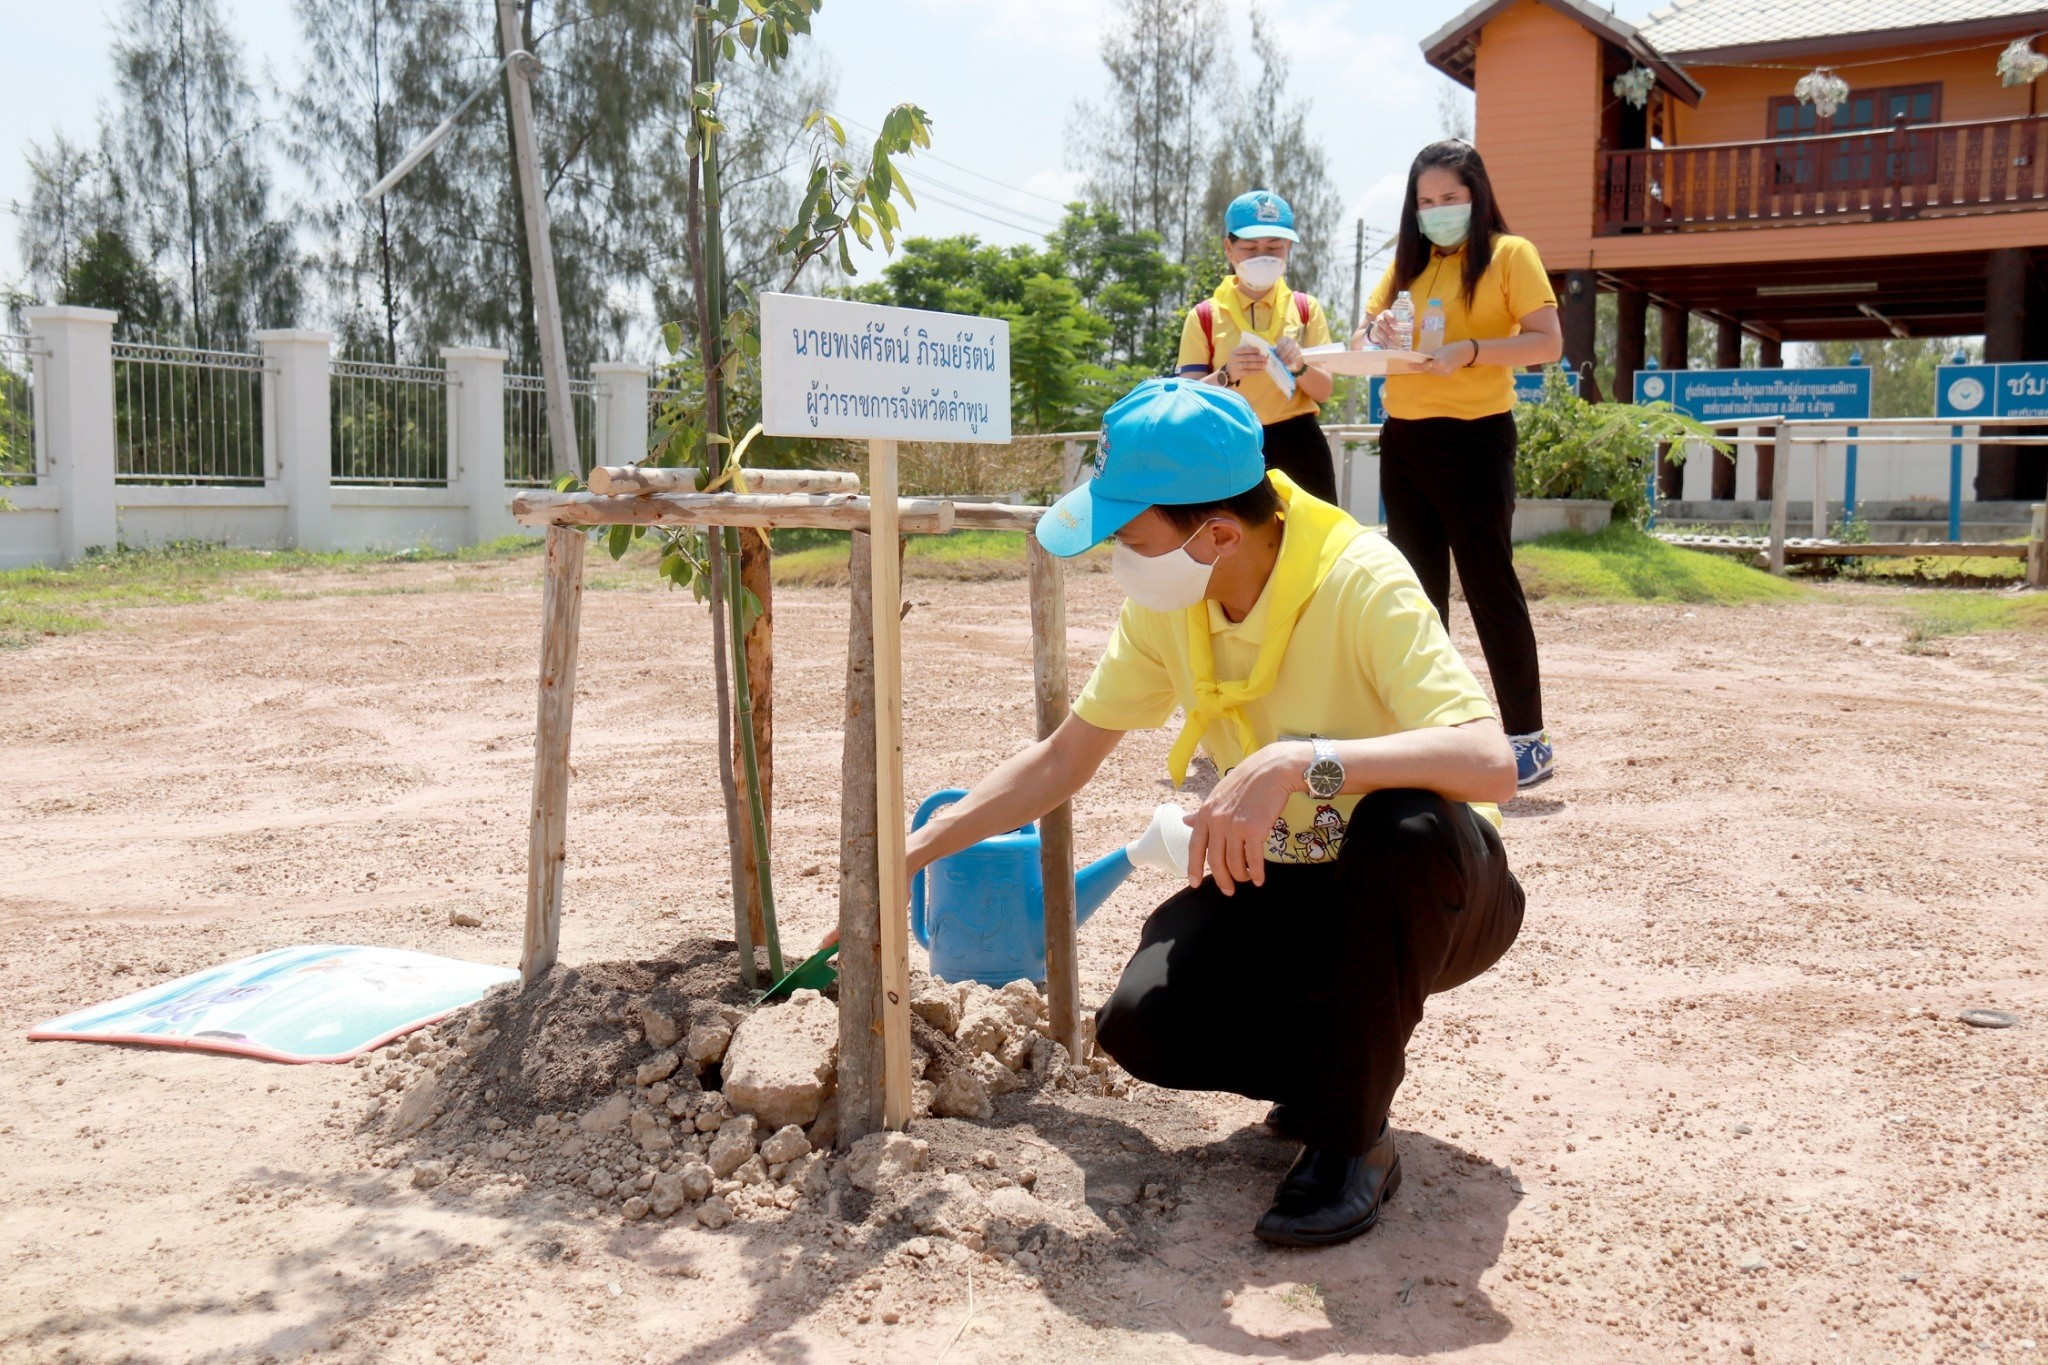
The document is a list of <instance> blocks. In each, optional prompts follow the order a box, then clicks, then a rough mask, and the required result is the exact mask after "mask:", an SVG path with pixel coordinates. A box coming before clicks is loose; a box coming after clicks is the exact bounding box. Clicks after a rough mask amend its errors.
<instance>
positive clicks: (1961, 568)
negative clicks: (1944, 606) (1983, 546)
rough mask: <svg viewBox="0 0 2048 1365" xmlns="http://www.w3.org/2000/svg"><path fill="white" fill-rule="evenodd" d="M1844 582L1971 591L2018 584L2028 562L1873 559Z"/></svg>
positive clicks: (1921, 557)
mask: <svg viewBox="0 0 2048 1365" xmlns="http://www.w3.org/2000/svg"><path fill="white" fill-rule="evenodd" d="M1842 576H1843V577H1844V578H1854V579H1859V580H1861V581H1863V582H1866V583H1936V584H1943V585H1946V586H1949V587H1958V588H1963V587H1973V586H1983V585H1986V584H1989V585H1991V586H1994V587H1996V586H2002V585H2004V584H2007V583H2017V582H2019V581H2020V580H2021V579H2023V578H2025V577H2026V576H2027V561H2026V560H2024V559H2007V558H2005V557H2003V556H1984V555H1963V556H1953V555H1919V556H1916V557H1914V558H1911V559H1906V558H1897V559H1894V558H1891V557H1889V556H1879V555H1872V556H1871V557H1870V558H1868V559H1859V560H1856V561H1855V563H1854V566H1853V567H1845V568H1844V569H1843V571H1842Z"/></svg>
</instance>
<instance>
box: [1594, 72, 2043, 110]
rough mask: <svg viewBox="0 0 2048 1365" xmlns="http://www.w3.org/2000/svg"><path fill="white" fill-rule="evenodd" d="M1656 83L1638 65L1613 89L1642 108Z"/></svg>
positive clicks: (1619, 78) (1651, 74) (1616, 80)
mask: <svg viewBox="0 0 2048 1365" xmlns="http://www.w3.org/2000/svg"><path fill="white" fill-rule="evenodd" d="M2008 83H2009V82H2008ZM1656 84H1657V73H1656V72H1654V71H1652V70H1650V68H1649V67H1647V66H1638V67H1632V68H1630V69H1629V70H1627V71H1624V72H1622V73H1621V74H1620V75H1619V76H1616V77H1615V78H1614V86H1613V89H1614V93H1615V94H1616V95H1618V96H1620V97H1621V98H1622V99H1625V100H1627V101H1628V102H1629V103H1630V104H1632V105H1634V106H1635V107H1636V108H1638V109H1640V108H1642V107H1643V106H1644V105H1646V104H1648V103H1649V102H1650V90H1651V88H1652V87H1654V86H1655V85H1656Z"/></svg>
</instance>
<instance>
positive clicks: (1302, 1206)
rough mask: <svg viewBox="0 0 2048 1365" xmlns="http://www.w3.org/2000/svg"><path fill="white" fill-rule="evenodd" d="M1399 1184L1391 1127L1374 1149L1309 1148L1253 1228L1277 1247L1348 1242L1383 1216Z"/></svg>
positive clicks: (1397, 1156)
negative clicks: (1352, 1153) (1382, 1210)
mask: <svg viewBox="0 0 2048 1365" xmlns="http://www.w3.org/2000/svg"><path fill="white" fill-rule="evenodd" d="M1400 1188H1401V1154H1400V1153H1399V1152H1397V1151H1395V1150H1394V1133H1393V1129H1392V1128H1391V1127H1384V1126H1383V1127H1382V1128H1381V1129H1380V1135H1379V1138H1378V1139H1377V1140H1376V1141H1375V1142H1374V1143H1373V1145H1372V1147H1371V1149H1370V1150H1368V1151H1366V1152H1363V1153H1361V1154H1359V1155H1357V1156H1347V1155H1345V1154H1343V1153H1339V1152H1332V1151H1330V1150H1328V1149H1327V1148H1320V1147H1304V1148H1302V1149H1301V1155H1300V1156H1298V1157H1296V1158H1295V1159H1294V1165H1293V1167H1292V1168H1290V1169H1289V1170H1288V1172H1287V1178H1286V1179H1284V1180H1282V1181H1281V1182H1280V1189H1279V1191H1278V1192H1277V1193H1276V1194H1275V1195H1274V1197H1273V1207H1272V1208H1270V1209H1267V1210H1266V1212H1265V1214H1264V1215H1263V1216H1261V1217H1260V1219H1259V1223H1258V1226H1257V1227H1255V1228H1253V1229H1252V1232H1253V1235H1255V1236H1256V1237H1258V1238H1259V1240H1260V1241H1264V1242H1272V1243H1274V1244H1275V1245H1278V1246H1290V1247H1322V1246H1334V1245H1336V1244H1337V1243H1338V1242H1348V1241H1350V1240H1351V1239H1352V1238H1353V1237H1356V1236H1358V1235H1359V1234H1360V1233H1362V1232H1366V1231H1369V1230H1370V1229H1371V1227H1372V1225H1373V1224H1374V1223H1377V1222H1378V1221H1379V1220H1380V1208H1381V1207H1382V1206H1383V1205H1384V1204H1385V1203H1386V1202H1387V1200H1389V1199H1391V1198H1393V1196H1394V1191H1396V1190H1398V1189H1400Z"/></svg>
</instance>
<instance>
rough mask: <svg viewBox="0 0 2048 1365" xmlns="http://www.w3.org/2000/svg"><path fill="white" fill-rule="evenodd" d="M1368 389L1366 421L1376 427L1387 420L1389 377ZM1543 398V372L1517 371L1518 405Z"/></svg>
mask: <svg viewBox="0 0 2048 1365" xmlns="http://www.w3.org/2000/svg"><path fill="white" fill-rule="evenodd" d="M1368 387H1369V389H1370V393H1369V396H1368V398H1367V401H1366V418H1365V420H1366V421H1368V422H1370V423H1371V424H1372V425H1374V426H1379V425H1380V424H1381V423H1383V422H1385V421H1386V420H1387V404H1386V391H1387V377H1386V376H1385V375H1383V374H1376V375H1374V376H1373V377H1372V382H1371V384H1370V385H1369V386H1368ZM1542 396H1543V373H1542V371H1540V370H1539V371H1537V372H1536V373H1535V374H1530V373H1529V372H1528V371H1526V370H1516V371H1515V401H1516V402H1517V403H1533V402H1535V401H1536V400H1537V399H1539V398H1541V397H1542Z"/></svg>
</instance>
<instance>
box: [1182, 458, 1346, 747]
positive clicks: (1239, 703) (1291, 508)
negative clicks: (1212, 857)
mask: <svg viewBox="0 0 2048 1365" xmlns="http://www.w3.org/2000/svg"><path fill="white" fill-rule="evenodd" d="M1266 477H1267V478H1268V479H1269V480H1271V481H1272V484H1273V489H1274V491H1275V492H1277V493H1278V494H1279V495H1280V501H1281V503H1282V504H1284V505H1285V507H1286V509H1287V510H1286V512H1285V513H1284V515H1285V517H1286V522H1287V524H1286V531H1285V534H1284V535H1283V536H1282V537H1281V540H1280V557H1279V558H1278V559H1277V560H1275V561H1274V564H1273V576H1272V577H1271V578H1270V579H1268V580H1267V582H1266V594H1267V603H1266V638H1265V640H1264V641H1263V642H1262V643H1261V644H1260V645H1259V657H1258V659H1257V660H1256V661H1255V662H1254V663H1253V665H1252V672H1251V676H1250V677H1248V678H1246V679H1245V680H1244V681H1243V682H1222V683H1220V682H1217V681H1216V655H1215V652H1214V651H1213V650H1212V649H1211V647H1210V642H1209V603H1208V600H1207V599H1206V598H1205V599H1203V600H1202V601H1200V602H1197V603H1195V605H1193V606H1192V607H1189V608H1188V609H1187V613H1186V618H1187V632H1188V663H1189V666H1190V668H1191V670H1192V672H1193V674H1194V685H1195V699H1194V704H1193V705H1192V706H1190V707H1189V708H1188V720H1187V724H1186V725H1184V726H1182V727H1181V732H1180V738H1178V739H1176V740H1175V741H1174V742H1173V752H1172V753H1171V754H1169V755H1168V756H1167V759H1166V768H1167V771H1168V772H1170V773H1172V774H1173V785H1174V786H1176V787H1178V786H1180V785H1181V783H1183V782H1185V781H1186V780H1187V775H1188V760H1189V759H1191V758H1193V757H1194V755H1195V746H1196V745H1197V744H1199V743H1200V742H1201V739H1202V735H1203V734H1204V732H1206V731H1207V730H1208V728H1209V727H1210V726H1211V725H1212V724H1214V723H1215V722H1217V721H1223V722H1225V723H1227V724H1229V725H1231V726H1233V727H1234V728H1235V730H1236V732H1237V738H1238V743H1239V745H1240V747H1242V748H1243V750H1244V751H1245V752H1246V753H1247V754H1249V753H1250V752H1251V751H1252V750H1254V749H1256V748H1258V747H1259V745H1258V738H1257V736H1256V735H1254V734H1253V733H1252V726H1251V722H1250V721H1249V720H1247V719H1246V718H1245V714H1244V711H1243V709H1242V708H1243V706H1244V704H1245V703H1246V702H1250V701H1257V700H1258V699H1259V698H1260V697H1263V696H1265V695H1266V694H1267V693H1268V692H1271V691H1272V690H1273V686H1274V684H1275V683H1277V682H1279V680H1280V660H1281V659H1282V658H1283V657H1285V656H1286V654H1287V642H1288V640H1289V639H1290V638H1292V637H1293V635H1294V623H1295V622H1296V621H1297V620H1299V619H1300V617H1301V611H1302V608H1303V607H1306V606H1307V605H1308V600H1309V598H1311V597H1313V596H1315V592H1316V589H1317V588H1320V587H1321V586H1322V585H1323V580H1324V579H1325V578H1328V577H1329V576H1330V570H1331V568H1332V567H1333V566H1335V564H1336V563H1337V557H1338V556H1339V555H1341V554H1342V553H1343V552H1344V547H1345V546H1347V545H1349V544H1350V543H1351V542H1352V541H1353V540H1355V539H1357V538H1358V537H1359V536H1361V535H1363V534H1364V533H1365V528H1364V527H1362V526H1360V525H1359V524H1358V523H1357V522H1355V521H1353V520H1352V519H1351V518H1350V516H1349V515H1347V514H1346V513H1345V511H1344V510H1343V509H1342V508H1340V507H1332V506H1331V505H1330V504H1329V503H1327V502H1323V501H1322V500H1320V499H1318V498H1314V497H1311V496H1309V495H1308V494H1307V493H1304V492H1302V491H1301V490H1300V489H1298V488H1296V487H1295V486H1294V481H1293V480H1291V479H1289V478H1288V477H1287V476H1286V475H1285V474H1282V473H1280V472H1279V471H1278V470H1272V471H1270V472H1268V473H1267V475H1266Z"/></svg>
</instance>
